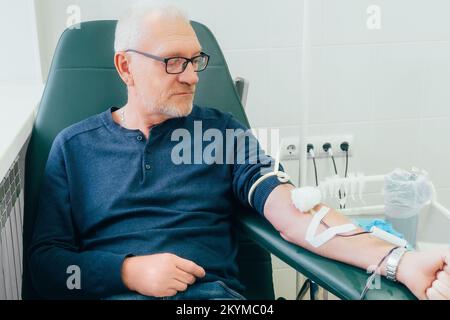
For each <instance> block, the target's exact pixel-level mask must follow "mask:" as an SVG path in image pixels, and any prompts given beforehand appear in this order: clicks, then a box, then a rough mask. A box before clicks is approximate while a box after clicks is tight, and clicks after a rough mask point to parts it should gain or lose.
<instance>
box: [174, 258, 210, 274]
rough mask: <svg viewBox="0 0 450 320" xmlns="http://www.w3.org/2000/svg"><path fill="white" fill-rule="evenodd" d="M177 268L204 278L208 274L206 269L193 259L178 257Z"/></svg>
mask: <svg viewBox="0 0 450 320" xmlns="http://www.w3.org/2000/svg"><path fill="white" fill-rule="evenodd" d="M175 265H176V266H177V268H179V269H181V270H183V271H185V272H187V273H190V274H192V275H194V276H196V277H198V278H203V277H204V276H205V274H206V272H205V270H204V269H203V268H202V267H200V266H199V265H198V264H196V263H195V262H193V261H190V260H187V259H183V258H180V257H177V259H176V260H175Z"/></svg>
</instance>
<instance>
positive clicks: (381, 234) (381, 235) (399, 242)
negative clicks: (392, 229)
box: [370, 226, 408, 247]
mask: <svg viewBox="0 0 450 320" xmlns="http://www.w3.org/2000/svg"><path fill="white" fill-rule="evenodd" d="M370 232H372V234H373V235H374V236H375V237H377V238H378V239H381V240H384V241H387V242H390V243H392V244H395V245H396V246H399V247H406V246H407V245H408V241H406V240H405V239H400V238H399V237H396V236H394V235H393V234H390V233H388V232H386V231H384V230H381V229H380V228H377V227H375V226H373V227H372V228H370Z"/></svg>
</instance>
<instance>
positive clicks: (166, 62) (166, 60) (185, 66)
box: [124, 49, 210, 74]
mask: <svg viewBox="0 0 450 320" xmlns="http://www.w3.org/2000/svg"><path fill="white" fill-rule="evenodd" d="M124 52H134V53H137V54H140V55H143V56H145V57H147V58H150V59H153V60H156V61H161V62H164V63H165V65H166V72H167V73H168V74H181V73H183V72H184V71H185V70H186V68H187V65H188V63H189V62H190V63H191V64H192V65H194V59H197V58H200V57H206V64H205V66H204V67H203V68H202V69H200V70H194V71H195V72H197V73H198V72H202V71H205V69H206V68H207V67H208V64H209V58H210V56H209V55H208V54H206V53H204V52H200V54H199V55H198V56H195V57H192V58H190V59H189V58H185V57H170V58H163V57H159V56H155V55H153V54H150V53H146V52H142V51H139V50H134V49H127V50H125V51H124ZM172 59H184V60H185V62H184V63H183V64H182V66H183V70H182V71H180V72H169V71H168V62H169V61H170V60H172Z"/></svg>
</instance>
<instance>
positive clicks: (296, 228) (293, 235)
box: [264, 184, 450, 299]
mask: <svg viewBox="0 0 450 320" xmlns="http://www.w3.org/2000/svg"><path fill="white" fill-rule="evenodd" d="M292 189H294V187H293V186H292V185H290V184H282V185H279V186H277V187H276V188H275V189H273V191H272V192H271V193H270V195H269V196H268V198H267V200H266V202H265V204H264V216H265V217H266V219H267V220H268V221H269V222H270V223H271V224H272V225H273V226H274V227H275V229H277V231H279V232H280V234H281V236H282V237H283V238H284V239H285V240H287V241H289V242H292V243H294V244H297V245H299V246H301V247H303V248H305V249H307V250H310V251H312V252H314V253H316V254H319V255H321V256H324V257H327V258H330V259H334V260H338V261H341V262H344V263H347V264H351V265H354V266H357V267H360V268H362V269H366V270H367V269H368V268H369V267H371V266H376V265H377V264H378V263H379V262H380V260H381V259H382V258H383V257H384V256H385V255H386V254H387V253H388V252H389V250H391V249H392V248H393V247H394V245H392V244H390V243H388V242H385V241H383V240H380V239H378V238H376V237H374V236H372V235H371V234H362V235H357V236H353V237H334V238H333V239H332V240H330V241H328V242H327V243H325V244H323V245H322V246H320V247H318V248H315V247H313V246H312V245H311V244H310V243H308V242H307V241H306V240H305V236H306V230H307V228H308V226H309V224H310V223H311V220H312V215H311V214H309V213H308V214H304V213H302V212H300V211H299V210H298V209H297V208H296V207H294V205H293V203H292V200H291V190H292ZM321 206H322V204H319V205H317V206H316V207H315V208H314V209H315V211H316V212H317V211H318V210H319V209H320V208H321ZM323 221H324V222H326V224H327V225H329V226H338V225H342V224H347V223H351V222H350V221H349V219H348V218H347V217H345V216H344V215H343V214H341V213H339V212H337V211H335V210H333V209H330V211H329V212H328V214H327V215H326V217H325V218H324V219H323ZM324 230H326V227H325V226H323V225H320V226H319V229H318V230H317V232H318V233H321V232H323V231H324ZM360 231H363V230H362V229H361V230H360ZM352 233H355V231H353V232H352ZM385 263H386V262H384V263H383V265H382V266H381V268H380V271H381V274H382V275H385ZM397 279H398V281H400V282H402V283H403V284H405V285H406V286H407V287H408V288H409V289H410V290H411V291H412V293H414V294H415V295H416V296H417V297H418V298H419V299H427V298H430V299H450V251H447V252H407V253H406V254H405V255H404V256H403V258H402V259H401V261H400V264H399V266H398V271H397Z"/></svg>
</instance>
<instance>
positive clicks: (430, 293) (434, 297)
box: [427, 287, 446, 300]
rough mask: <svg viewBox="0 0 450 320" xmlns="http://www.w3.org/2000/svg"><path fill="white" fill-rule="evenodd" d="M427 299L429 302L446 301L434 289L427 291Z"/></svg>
mask: <svg viewBox="0 0 450 320" xmlns="http://www.w3.org/2000/svg"><path fill="white" fill-rule="evenodd" d="M427 297H428V299H429V300H446V299H445V297H444V296H442V295H441V294H440V293H439V292H438V291H437V290H436V289H435V288H433V287H431V288H428V289H427Z"/></svg>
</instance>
